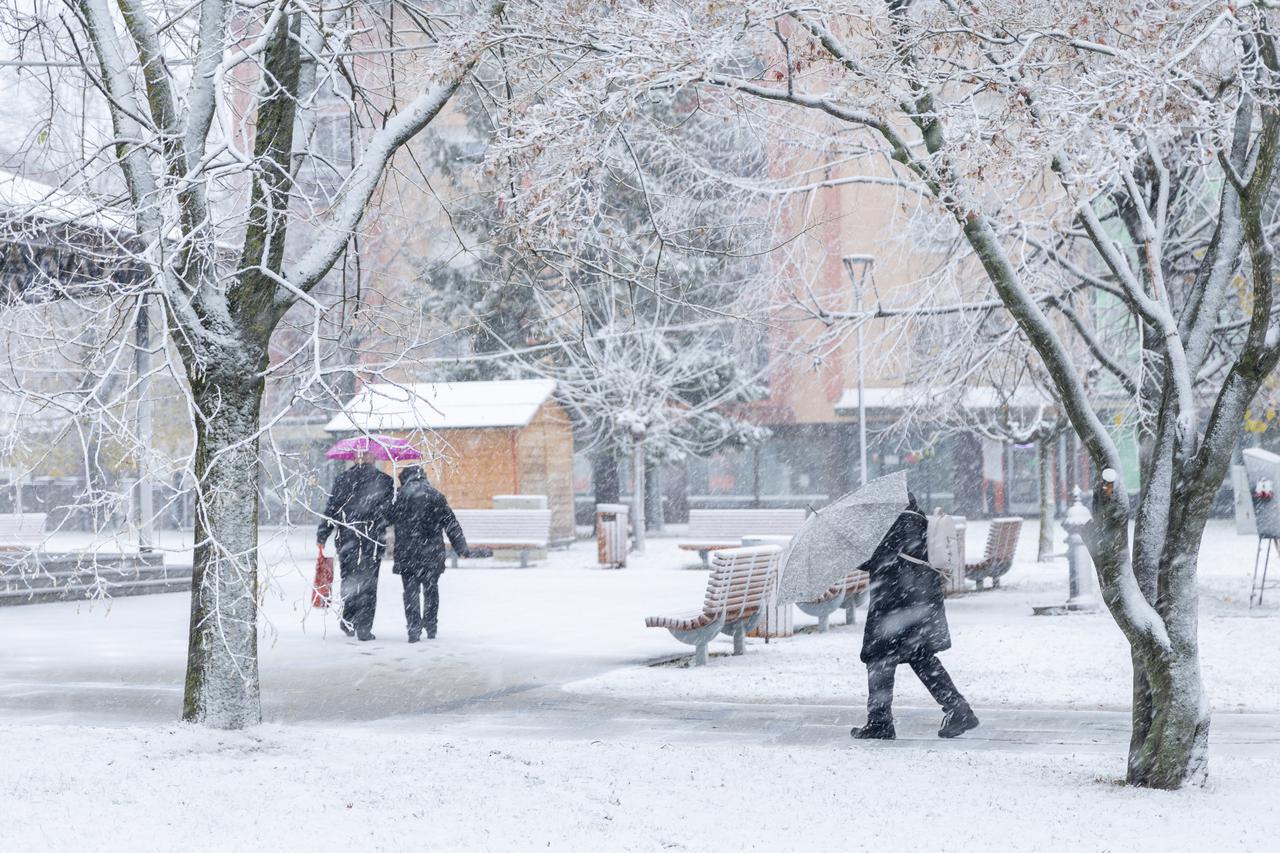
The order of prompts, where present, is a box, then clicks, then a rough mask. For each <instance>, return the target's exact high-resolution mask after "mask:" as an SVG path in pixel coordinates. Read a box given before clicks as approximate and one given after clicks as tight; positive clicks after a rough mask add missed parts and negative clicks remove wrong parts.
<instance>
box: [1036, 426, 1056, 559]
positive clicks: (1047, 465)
mask: <svg viewBox="0 0 1280 853" xmlns="http://www.w3.org/2000/svg"><path fill="white" fill-rule="evenodd" d="M1055 442H1056V437H1055V436H1053V435H1044V436H1041V437H1040V441H1039V442H1038V443H1037V445H1036V449H1037V451H1038V453H1039V462H1040V547H1039V549H1038V553H1037V555H1036V559H1037V560H1039V561H1040V562H1042V563H1043V562H1045V561H1047V560H1049V559H1050V558H1051V557H1052V556H1053V517H1054V515H1055V514H1056V513H1055V512H1054V509H1055V508H1056V505H1057V484H1056V482H1055V480H1054V465H1053V446H1054V444H1055Z"/></svg>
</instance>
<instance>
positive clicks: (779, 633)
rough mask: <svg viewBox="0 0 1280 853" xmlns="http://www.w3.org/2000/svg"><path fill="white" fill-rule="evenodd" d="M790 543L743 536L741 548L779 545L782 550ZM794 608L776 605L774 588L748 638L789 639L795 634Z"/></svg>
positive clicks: (779, 538)
mask: <svg viewBox="0 0 1280 853" xmlns="http://www.w3.org/2000/svg"><path fill="white" fill-rule="evenodd" d="M790 541H791V537H790V536H772V535H768V536H766V535H759V536H743V537H742V544H743V547H747V546H751V545H781V546H782V547H783V548H785V547H787V544H788V543H789V542H790ZM794 611H795V608H793V607H792V606H791V605H790V604H779V603H778V591H777V588H776V587H775V588H774V590H773V592H771V593H770V594H769V602H768V604H767V605H766V606H765V608H764V613H763V614H762V615H761V617H760V621H759V622H757V623H756V627H755V629H754V630H752V631H751V632H750V633H749V634H747V636H748V637H757V638H759V637H763V638H764V641H765V642H766V643H767V642H769V638H770V637H790V636H791V635H792V634H794V633H795V621H794V620H795V612H794Z"/></svg>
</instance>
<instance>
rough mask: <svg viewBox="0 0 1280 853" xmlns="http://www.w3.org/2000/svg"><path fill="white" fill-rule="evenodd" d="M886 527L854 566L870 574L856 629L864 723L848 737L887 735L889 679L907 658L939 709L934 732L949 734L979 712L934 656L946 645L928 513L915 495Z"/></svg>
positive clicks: (972, 722)
mask: <svg viewBox="0 0 1280 853" xmlns="http://www.w3.org/2000/svg"><path fill="white" fill-rule="evenodd" d="M908 498H909V500H908V504H907V508H906V510H905V511H903V513H902V514H901V515H899V516H898V520H897V521H895V522H894V524H893V527H891V528H889V532H888V533H887V534H885V537H884V539H883V540H881V542H880V545H879V547H878V548H877V549H876V551H875V553H874V554H873V555H872V556H871V559H869V560H867V562H865V563H863V564H862V565H861V566H860V567H859V568H861V569H862V570H863V571H865V572H867V573H868V574H869V575H870V576H871V582H870V589H871V605H870V607H868V608H867V619H866V627H865V628H864V629H863V636H862V655H861V657H862V662H863V663H865V664H866V665H867V724H866V725H865V726H862V727H860V728H855V729H853V731H852V732H851V734H852V735H853V736H854V737H855V738H863V739H879V740H892V739H893V738H894V737H896V736H897V735H896V733H895V731H894V728H893V682H894V675H895V673H896V671H897V668H898V665H899V664H903V663H905V664H907V665H908V666H910V667H911V669H912V670H913V671H914V672H915V674H916V677H917V678H919V679H920V681H921V683H922V684H924V686H925V687H926V688H927V689H928V690H929V693H930V694H931V695H932V696H933V698H934V700H935V701H937V703H938V704H939V705H941V706H942V709H943V711H944V714H943V718H942V727H941V728H940V729H938V736H939V737H945V738H951V737H956V736H957V735H961V734H963V733H965V732H967V731H969V730H970V729H972V728H975V727H976V726H977V725H978V717H977V715H975V714H974V713H973V709H972V708H970V707H969V703H968V702H967V701H965V698H964V696H962V695H961V694H960V691H959V690H957V689H956V686H955V683H954V682H952V680H951V676H950V675H948V674H947V671H946V669H945V668H943V666H942V662H941V661H939V660H938V652H941V651H945V650H946V649H949V648H951V633H950V631H948V629H947V614H946V611H945V610H944V609H943V597H944V591H943V579H942V577H941V575H940V574H939V573H938V572H937V571H935V570H934V569H933V568H932V567H931V566H930V565H929V562H928V557H929V549H928V541H927V534H928V528H929V526H928V519H927V518H926V517H925V515H924V513H922V512H921V511H920V508H919V506H918V505H917V504H916V499H915V496H914V495H909V496H908Z"/></svg>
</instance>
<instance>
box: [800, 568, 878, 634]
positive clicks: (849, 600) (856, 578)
mask: <svg viewBox="0 0 1280 853" xmlns="http://www.w3.org/2000/svg"><path fill="white" fill-rule="evenodd" d="M870 582H871V576H870V575H868V574H867V573H866V572H864V571H860V570H858V569H854V570H853V571H852V572H849V574H847V575H845V576H844V577H843V578H841V579H840V580H839V581H837V582H836V583H835V584H834V585H833V586H832V587H831V588H829V589H828V590H827V591H826V592H824V593H823V594H822V595H821V596H819V597H818V598H815V599H814V600H813V601H797V602H796V607H799V608H800V611H801V612H802V613H807V614H809V615H810V616H817V617H818V633H825V632H826V630H827V624H828V620H830V618H831V614H832V613H835V612H836V611H837V610H839V609H840V608H842V607H843V608H844V622H845V624H846V625H852V624H854V622H856V621H857V619H858V617H857V608H858V602H859V601H860V600H861V599H862V598H864V597H865V593H866V591H867V586H868V584H869V583H870Z"/></svg>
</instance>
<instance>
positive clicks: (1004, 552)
mask: <svg viewBox="0 0 1280 853" xmlns="http://www.w3.org/2000/svg"><path fill="white" fill-rule="evenodd" d="M1020 532H1022V519H1021V518H996V519H992V521H991V530H990V532H988V534H987V548H986V553H985V554H983V558H984V559H985V560H988V561H989V562H990V563H991V564H992V566H993V567H1001V568H1003V567H1004V566H1007V565H1009V564H1010V563H1012V562H1013V555H1014V553H1015V552H1016V551H1017V550H1018V534H1019V533H1020Z"/></svg>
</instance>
